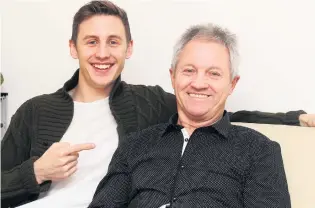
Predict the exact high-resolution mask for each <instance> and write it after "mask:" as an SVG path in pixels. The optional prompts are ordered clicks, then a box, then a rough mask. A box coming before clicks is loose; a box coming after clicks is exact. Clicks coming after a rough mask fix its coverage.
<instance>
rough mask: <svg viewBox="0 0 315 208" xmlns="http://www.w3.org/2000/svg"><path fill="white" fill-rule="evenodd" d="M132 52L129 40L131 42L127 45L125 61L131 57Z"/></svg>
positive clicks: (131, 42) (131, 44)
mask: <svg viewBox="0 0 315 208" xmlns="http://www.w3.org/2000/svg"><path fill="white" fill-rule="evenodd" d="M132 52H133V40H131V41H130V42H129V43H128V46H127V54H126V59H129V58H130V57H131V55H132Z"/></svg>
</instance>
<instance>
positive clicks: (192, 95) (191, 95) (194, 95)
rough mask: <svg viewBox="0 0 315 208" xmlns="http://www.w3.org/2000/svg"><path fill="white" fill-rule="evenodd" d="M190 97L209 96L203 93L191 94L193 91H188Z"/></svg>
mask: <svg viewBox="0 0 315 208" xmlns="http://www.w3.org/2000/svg"><path fill="white" fill-rule="evenodd" d="M189 96H190V97H196V98H207V97H209V96H208V95H203V94H193V93H189Z"/></svg>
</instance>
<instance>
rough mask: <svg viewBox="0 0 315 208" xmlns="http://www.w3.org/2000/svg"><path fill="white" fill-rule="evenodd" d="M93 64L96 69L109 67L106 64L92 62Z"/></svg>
mask: <svg viewBox="0 0 315 208" xmlns="http://www.w3.org/2000/svg"><path fill="white" fill-rule="evenodd" d="M93 66H94V67H95V68H98V69H108V68H109V67H110V65H108V64H93Z"/></svg>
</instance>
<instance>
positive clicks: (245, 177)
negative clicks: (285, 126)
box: [89, 24, 291, 208]
mask: <svg viewBox="0 0 315 208" xmlns="http://www.w3.org/2000/svg"><path fill="white" fill-rule="evenodd" d="M176 48H177V49H178V50H175V54H174V59H173V60H174V61H173V64H172V68H171V70H170V74H171V79H172V85H173V88H174V91H175V95H176V101H177V109H178V114H175V115H174V116H172V117H171V119H170V121H169V123H164V124H158V125H155V126H152V127H150V128H147V129H145V130H143V131H141V132H137V133H134V134H131V135H130V137H128V138H127V139H126V140H125V141H123V142H122V143H121V144H120V145H119V147H118V149H117V151H116V152H115V154H114V157H113V159H112V162H111V163H110V166H109V170H108V174H107V176H106V177H105V178H104V179H103V180H102V182H101V183H100V185H99V186H98V188H97V191H96V194H95V197H94V198H93V201H92V203H91V204H90V206H89V208H101V207H104V208H105V207H106V208H116V207H120V208H122V207H130V208H131V207H146V208H157V207H160V208H165V207H171V208H175V207H215V208H227V207H233V208H243V207H245V208H247V207H248V208H252V207H255V208H269V207H270V208H271V207H278V208H280V207H281V208H289V207H291V205H290V195H289V192H288V186H287V181H286V176H285V171H284V167H283V162H282V157H281V150H280V145H279V144H278V143H276V142H273V141H271V140H269V139H268V138H267V137H265V136H264V135H262V134H260V133H258V132H256V131H254V130H252V129H249V128H245V127H240V126H235V125H232V124H231V123H230V120H229V116H228V113H227V112H226V111H225V110H224V109H225V103H226V100H227V98H228V96H229V95H230V94H231V93H232V92H233V90H234V88H235V86H236V84H237V82H238V80H239V76H238V73H237V63H236V60H237V48H236V40H235V37H234V35H233V34H231V33H230V32H229V31H227V30H223V29H221V28H220V27H218V26H213V25H211V24H210V25H198V26H194V27H191V28H190V29H189V30H187V32H185V33H184V34H183V36H182V38H181V39H180V40H179V42H178V43H177V45H176Z"/></svg>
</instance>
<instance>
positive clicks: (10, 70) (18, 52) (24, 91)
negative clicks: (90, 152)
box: [0, 0, 315, 120]
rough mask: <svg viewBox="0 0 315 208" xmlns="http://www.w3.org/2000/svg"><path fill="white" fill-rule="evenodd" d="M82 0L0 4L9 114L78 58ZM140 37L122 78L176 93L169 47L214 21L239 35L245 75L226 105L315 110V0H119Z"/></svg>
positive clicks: (64, 74) (61, 77)
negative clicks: (72, 46) (74, 45)
mask: <svg viewBox="0 0 315 208" xmlns="http://www.w3.org/2000/svg"><path fill="white" fill-rule="evenodd" d="M85 2H87V1H84V0H71V1H70V0H67V1H64V0H54V1H53V0H15V1H14V0H12V1H6V2H3V3H4V4H5V5H1V7H0V8H2V9H1V15H2V46H1V50H2V51H1V52H2V53H1V54H2V57H1V60H2V63H1V66H2V71H3V73H4V75H5V83H4V86H3V90H4V91H7V92H9V100H8V104H9V105H8V107H9V108H8V120H9V119H10V117H11V115H12V114H13V113H14V112H15V111H16V109H17V108H18V107H19V106H20V105H21V104H22V103H23V102H24V101H26V100H27V99H29V98H31V97H33V96H36V95H39V94H43V93H49V92H52V91H55V90H57V89H58V88H59V87H61V86H62V84H63V83H64V81H65V80H67V79H68V78H69V77H70V76H71V75H72V73H73V72H74V71H75V69H76V68H77V67H78V64H77V62H76V61H75V60H72V58H71V57H70V55H69V49H68V39H69V38H70V36H71V24H72V17H73V15H74V13H75V12H76V11H77V9H78V8H79V7H80V6H82V5H83V4H84V3H85ZM115 2H116V3H117V4H118V5H120V6H122V7H123V8H124V9H125V10H126V11H127V12H128V15H129V20H130V24H131V29H132V35H133V38H134V43H135V51H134V54H133V57H132V58H131V59H130V60H128V62H127V65H126V68H125V70H124V72H123V79H124V80H126V81H128V82H129V83H137V84H150V85H155V84H159V85H161V86H162V87H164V88H165V90H167V91H170V92H172V89H171V85H170V80H169V75H168V68H169V65H170V60H171V55H172V47H173V45H174V43H175V40H177V38H178V37H179V35H180V34H181V33H182V32H183V31H184V29H185V28H187V27H188V26H189V25H191V24H196V23H205V22H214V23H218V24H221V25H222V26H226V27H228V28H229V29H230V30H232V31H233V32H235V33H236V34H237V35H238V37H239V41H240V53H241V57H242V63H241V66H240V70H241V80H240V82H239V85H238V86H237V88H236V91H235V93H234V95H233V96H232V97H231V98H230V100H229V102H228V110H231V111H235V110H240V109H247V110H262V111H270V112H278V111H282V112H283V111H288V110H297V109H304V110H306V111H308V112H313V113H315V93H314V89H315V62H314V60H315V59H314V50H315V40H314V37H315V12H314V11H315V1H313V0H300V1H297V0H295V1H285V0H265V1H258V0H238V1H235V0H203V1H201V0H199V1H198V0H190V1H188V0H186V1H184V0H177V1H175V0H174V1H171V0H168V1H166V0H164V1H163V0H155V1H150V0H146V1H144V0H142V1H141V0H120V1H115Z"/></svg>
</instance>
